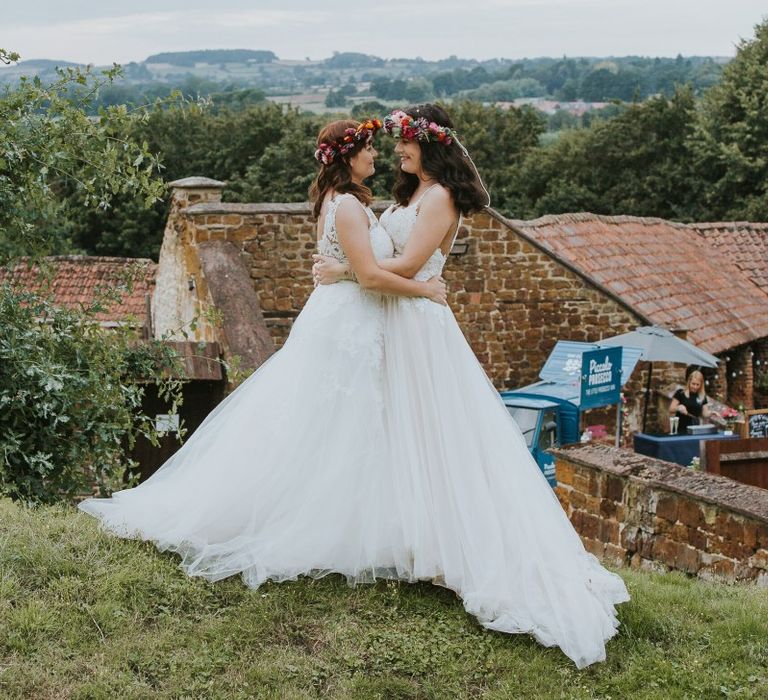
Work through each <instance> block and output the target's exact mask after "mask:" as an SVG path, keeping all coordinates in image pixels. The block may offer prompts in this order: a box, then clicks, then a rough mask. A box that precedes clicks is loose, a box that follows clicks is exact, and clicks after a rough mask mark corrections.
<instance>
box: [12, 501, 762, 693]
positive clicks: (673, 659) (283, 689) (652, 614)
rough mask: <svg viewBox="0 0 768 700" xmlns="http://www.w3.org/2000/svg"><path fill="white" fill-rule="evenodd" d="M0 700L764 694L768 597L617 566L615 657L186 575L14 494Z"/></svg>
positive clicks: (429, 612)
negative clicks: (626, 595)
mask: <svg viewBox="0 0 768 700" xmlns="http://www.w3.org/2000/svg"><path fill="white" fill-rule="evenodd" d="M0 538H2V546H1V547H0V696H2V697H3V698H69V697H78V698H85V697H88V698H117V697H120V698H172V697H173V698H178V697H190V698H191V697H194V698H200V697H216V698H252V697H258V698H275V699H277V698H281V699H283V698H311V697H330V698H382V699H385V698H386V699H387V700H390V699H392V698H413V699H416V698H448V697H457V698H459V697H460V698H533V697H535V698H537V699H541V698H568V699H572V698H584V699H586V698H605V699H608V698H614V699H618V698H718V697H729V698H764V697H766V695H768V679H767V678H766V674H765V668H766V666H768V596H766V592H765V591H764V590H760V589H756V588H752V587H740V586H723V585H719V584H708V583H704V582H701V581H696V580H690V579H686V578H685V577H683V576H681V575H677V574H675V575H661V574H652V573H640V572H632V571H628V570H623V571H621V572H620V573H621V575H622V576H623V577H624V579H625V580H626V582H627V585H628V587H629V589H630V592H631V595H632V601H631V602H630V603H628V604H625V605H623V606H621V608H620V617H621V620H622V623H623V626H622V628H621V632H620V634H619V636H618V637H617V638H615V639H614V640H612V641H611V642H610V643H609V647H608V661H607V662H606V663H604V664H600V665H597V666H594V667H591V668H589V669H587V670H585V671H582V672H579V671H577V670H576V669H575V668H574V667H573V665H572V664H571V663H570V662H569V661H568V660H567V659H566V658H565V657H564V656H563V655H562V654H561V653H560V652H559V651H558V650H556V649H544V648H542V647H540V646H538V645H537V644H536V643H535V642H533V641H532V640H531V639H529V638H528V637H524V636H515V637H510V636H505V635H501V634H495V633H489V632H486V631H483V630H482V629H481V628H480V627H479V626H478V625H477V624H476V623H475V622H474V621H473V620H472V619H471V618H470V617H468V616H467V615H466V614H465V612H464V611H463V609H462V607H461V604H460V603H459V601H458V600H457V598H456V597H455V596H454V595H453V594H452V593H451V592H450V591H447V590H444V589H440V588H437V587H434V586H431V585H429V584H426V583H424V584H418V585H407V584H395V583H385V582H381V583H378V584H376V585H374V586H360V587H357V588H352V589H351V588H348V587H347V586H346V585H345V583H344V581H343V580H341V579H339V578H338V577H335V576H330V577H327V578H325V579H322V580H320V581H310V580H300V581H297V582H293V583H283V584H279V585H267V586H264V587H263V588H262V589H260V590H258V591H251V590H248V589H247V588H245V587H244V586H243V585H242V583H241V581H240V580H239V579H231V580H227V581H222V582H219V583H216V584H208V583H205V582H203V581H200V580H191V579H188V578H186V577H185V576H184V575H183V574H182V572H181V571H180V570H179V569H178V568H177V567H176V564H175V559H174V557H172V556H169V555H164V554H159V553H157V552H156V551H155V550H154V549H153V548H152V547H151V546H149V545H146V544H142V543H137V542H124V541H120V540H116V539H113V538H110V537H107V536H105V535H103V534H101V533H100V532H99V531H98V530H97V528H96V525H95V523H94V521H92V520H91V519H89V518H88V517H87V516H85V515H82V514H80V513H77V512H74V511H73V510H72V509H65V508H60V509H57V508H49V509H40V510H27V509H22V508H19V507H18V506H16V505H13V504H11V503H9V502H8V501H0Z"/></svg>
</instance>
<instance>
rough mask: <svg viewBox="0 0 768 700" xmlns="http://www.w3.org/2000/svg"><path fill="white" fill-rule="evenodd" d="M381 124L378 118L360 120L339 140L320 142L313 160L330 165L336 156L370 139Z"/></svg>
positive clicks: (344, 153) (343, 154)
mask: <svg viewBox="0 0 768 700" xmlns="http://www.w3.org/2000/svg"><path fill="white" fill-rule="evenodd" d="M381 126H382V124H381V120H380V119H367V120H366V121H364V122H361V123H360V125H359V126H358V127H357V128H356V129H352V128H349V129H347V130H346V131H345V132H344V136H343V137H342V139H341V141H332V142H330V143H325V142H324V143H321V144H320V145H319V146H318V147H317V150H316V151H315V160H318V161H320V162H321V163H322V164H323V165H330V164H331V163H333V162H334V161H335V160H336V159H337V158H340V157H342V156H345V155H346V154H347V153H349V152H350V151H353V150H354V149H355V148H356V147H357V146H358V145H359V144H360V143H366V144H367V143H368V142H369V141H371V140H372V139H373V137H374V136H375V135H376V132H377V131H378V130H379V129H381Z"/></svg>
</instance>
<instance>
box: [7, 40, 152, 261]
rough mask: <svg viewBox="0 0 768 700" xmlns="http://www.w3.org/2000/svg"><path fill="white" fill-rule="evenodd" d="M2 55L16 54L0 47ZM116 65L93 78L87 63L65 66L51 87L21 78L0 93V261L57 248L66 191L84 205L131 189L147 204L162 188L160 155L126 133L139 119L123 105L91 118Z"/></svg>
mask: <svg viewBox="0 0 768 700" xmlns="http://www.w3.org/2000/svg"><path fill="white" fill-rule="evenodd" d="M0 60H4V61H5V62H16V61H18V60H19V56H18V55H17V54H14V53H10V52H8V51H5V50H3V49H0ZM119 74H120V71H119V68H113V69H110V70H108V71H104V72H102V73H101V75H100V76H96V75H94V74H93V73H92V72H91V71H90V69H89V68H87V69H80V68H71V67H69V68H63V69H59V70H58V78H57V80H56V81H54V82H53V83H51V84H43V83H42V81H41V80H40V79H39V78H27V77H22V78H21V80H20V82H19V83H18V85H15V86H6V87H5V89H4V91H3V92H2V93H1V94H0V261H2V259H4V258H5V259H7V258H9V257H11V256H13V255H19V254H40V253H45V252H48V251H49V250H51V249H53V248H56V246H57V242H56V241H55V240H54V238H55V234H54V233H53V232H54V231H55V230H56V226H57V224H60V223H61V222H62V221H63V220H64V219H65V216H64V209H65V206H66V200H64V199H62V198H61V197H60V196H59V193H60V192H61V191H62V190H63V189H65V188H70V189H72V190H74V191H77V192H79V193H80V194H81V195H82V199H83V204H84V205H85V206H89V207H100V208H102V209H104V208H107V207H109V205H110V203H111V201H112V200H113V198H114V197H115V196H116V195H120V194H128V193H131V194H133V195H135V196H138V197H140V198H141V200H142V201H143V203H144V204H146V205H151V204H152V203H154V202H156V201H157V200H158V199H159V198H160V196H161V194H162V193H163V183H162V181H161V180H160V179H159V178H158V176H157V175H158V171H159V160H158V158H157V156H156V154H154V153H152V152H151V151H150V150H149V148H148V146H147V144H146V143H137V142H135V141H132V140H131V139H129V138H127V137H126V136H125V134H126V133H127V132H128V131H129V127H130V126H131V125H132V124H134V123H135V122H137V121H140V120H142V119H144V118H145V114H144V113H143V112H141V111H139V112H132V111H129V110H128V109H127V108H126V107H125V106H124V105H120V106H113V107H109V108H106V109H102V110H101V111H100V113H99V115H98V118H96V119H92V118H90V117H89V116H88V114H87V113H86V107H87V105H88V104H89V102H90V101H91V100H92V99H93V97H94V95H95V94H96V93H97V92H98V90H99V89H100V87H102V86H103V85H105V84H109V83H110V82H111V81H113V80H114V79H115V78H116V77H117V76H118V75H119Z"/></svg>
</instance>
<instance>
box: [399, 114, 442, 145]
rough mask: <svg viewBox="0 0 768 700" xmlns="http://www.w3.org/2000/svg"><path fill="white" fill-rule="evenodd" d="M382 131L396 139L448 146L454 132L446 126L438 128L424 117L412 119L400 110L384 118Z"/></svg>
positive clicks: (437, 125) (438, 126)
mask: <svg viewBox="0 0 768 700" xmlns="http://www.w3.org/2000/svg"><path fill="white" fill-rule="evenodd" d="M384 131H386V132H387V133H388V134H389V135H390V136H394V137H395V138H396V139H403V140H405V141H427V142H429V141H433V142H438V143H442V144H444V145H446V146H450V145H451V143H452V142H453V139H454V138H455V136H456V132H455V131H454V130H453V129H451V128H450V127H447V126H440V125H439V124H436V123H435V122H431V121H429V120H428V119H427V118H426V117H416V118H414V117H412V116H411V115H410V114H406V113H405V112H403V111H402V110H400V109H397V110H395V111H394V112H392V113H391V114H388V115H387V116H386V117H384Z"/></svg>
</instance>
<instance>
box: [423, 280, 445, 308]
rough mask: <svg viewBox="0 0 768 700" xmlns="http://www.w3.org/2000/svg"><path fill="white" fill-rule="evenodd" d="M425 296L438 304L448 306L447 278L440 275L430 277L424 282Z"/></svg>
mask: <svg viewBox="0 0 768 700" xmlns="http://www.w3.org/2000/svg"><path fill="white" fill-rule="evenodd" d="M424 296H425V297H426V298H427V299H429V300H430V301H434V302H435V303H436V304H440V305H441V306H448V286H447V285H446V284H445V280H444V279H443V278H442V277H440V276H436V277H430V278H429V279H428V280H427V281H426V282H424Z"/></svg>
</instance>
